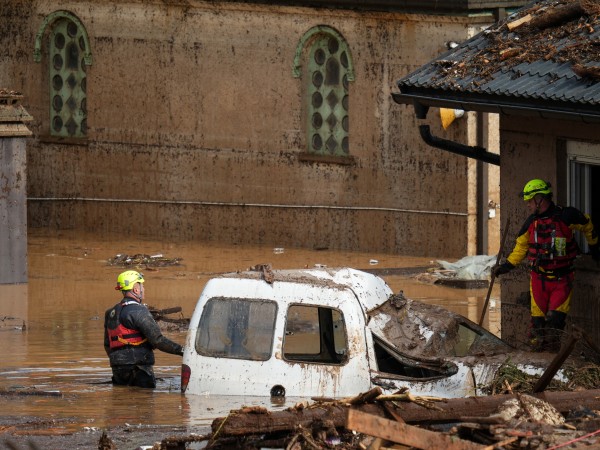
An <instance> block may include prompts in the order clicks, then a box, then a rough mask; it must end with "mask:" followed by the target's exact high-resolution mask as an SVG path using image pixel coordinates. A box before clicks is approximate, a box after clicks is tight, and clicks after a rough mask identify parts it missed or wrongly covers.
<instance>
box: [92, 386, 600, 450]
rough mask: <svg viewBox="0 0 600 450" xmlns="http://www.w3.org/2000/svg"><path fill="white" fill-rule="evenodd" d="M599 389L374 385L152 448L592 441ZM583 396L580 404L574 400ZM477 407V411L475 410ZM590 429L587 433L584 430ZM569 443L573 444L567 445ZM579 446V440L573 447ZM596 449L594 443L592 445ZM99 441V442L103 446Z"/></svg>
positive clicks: (244, 417)
mask: <svg viewBox="0 0 600 450" xmlns="http://www.w3.org/2000/svg"><path fill="white" fill-rule="evenodd" d="M598 394H600V392H599V391H598V390H595V391H588V392H587V394H586V393H583V392H562V393H552V392H548V393H546V394H544V395H543V396H542V395H541V394H533V395H527V394H513V395H495V396H488V397H469V398H456V399H440V398H434V397H427V398H425V397H418V396H415V395H412V394H411V393H409V392H407V391H404V392H398V393H397V394H392V395H382V393H381V389H380V388H378V387H376V388H373V389H371V390H370V391H368V392H364V393H361V394H359V395H358V396H356V397H353V398H349V399H341V400H336V401H334V400H331V399H313V400H315V403H308V402H302V403H298V404H296V405H295V406H293V407H291V408H288V409H286V410H283V411H275V412H272V411H268V410H267V409H266V408H263V407H259V406H251V407H243V408H241V409H238V410H233V411H231V412H230V414H229V415H228V416H227V417H221V418H218V419H215V420H214V421H213V423H212V432H211V433H209V434H206V435H195V434H191V435H188V436H177V437H175V436H173V437H168V438H165V439H164V440H163V441H162V442H157V443H155V444H154V445H153V446H152V447H150V446H148V447H147V448H149V449H150V448H152V450H162V449H167V448H181V449H183V448H186V447H185V446H186V444H188V443H192V442H196V443H198V442H203V443H204V446H202V447H201V448H206V449H213V450H217V449H219V450H225V449H238V448H244V449H252V450H255V449H256V450H258V449H264V448H278V449H288V450H304V449H311V450H319V449H331V448H336V449H357V450H358V449H361V450H364V449H381V448H406V449H408V448H410V449H429V448H446V449H455V450H476V449H477V450H483V449H496V448H503V449H507V450H517V449H533V448H549V447H552V448H559V447H563V446H565V445H572V444H575V443H576V444H577V445H580V446H589V445H597V444H598V443H599V442H600V441H599V439H600V436H599V435H598V434H599V431H597V429H598V428H597V424H598V420H599V419H598V417H599V416H598V414H597V411H594V409H597V408H598V407H600V400H599V397H598ZM584 399H589V400H587V401H586V402H585V403H587V407H586V408H582V407H581V406H576V407H574V408H573V406H572V405H580V404H581V403H582V402H583V400H584ZM474 414H476V415H474ZM590 431H591V432H590ZM570 448H572V447H570ZM578 448H580V447H578ZM595 448H597V447H595ZM104 449H106V447H104V448H103V450H104Z"/></svg>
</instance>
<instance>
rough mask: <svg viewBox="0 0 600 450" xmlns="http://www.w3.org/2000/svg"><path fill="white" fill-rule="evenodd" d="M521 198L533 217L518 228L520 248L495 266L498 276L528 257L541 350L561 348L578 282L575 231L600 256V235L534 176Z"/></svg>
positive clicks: (533, 337) (536, 343) (534, 337)
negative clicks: (575, 284) (553, 195)
mask: <svg viewBox="0 0 600 450" xmlns="http://www.w3.org/2000/svg"><path fill="white" fill-rule="evenodd" d="M520 196H521V197H522V198H523V200H525V202H526V203H527V208H528V209H529V212H530V213H531V215H530V216H529V217H528V218H527V220H526V221H525V223H524V224H523V226H522V227H521V230H520V231H519V234H518V237H517V240H516V244H515V247H514V248H513V250H512V252H511V254H510V255H508V257H507V258H506V262H505V263H504V264H501V265H499V266H497V267H496V268H495V269H494V274H495V275H496V276H498V275H502V274H505V273H507V272H510V271H511V270H512V269H514V268H515V266H517V265H518V264H519V263H520V262H521V261H522V260H523V259H525V258H527V264H528V267H529V269H530V294H531V334H530V344H531V345H532V347H533V349H534V350H536V351H542V350H547V351H558V350H559V349H560V335H559V333H560V331H558V330H563V329H564V327H565V323H566V317H567V314H568V313H569V309H570V303H571V293H572V288H573V280H574V267H573V263H574V261H575V257H576V256H577V254H578V251H579V248H578V246H577V242H576V241H575V240H574V235H573V231H574V230H579V231H580V232H582V233H583V234H584V235H585V238H586V240H587V242H588V245H589V248H590V254H591V255H592V258H593V259H594V260H595V261H598V260H599V259H600V251H599V245H598V236H597V233H596V231H595V230H594V225H593V224H592V221H591V219H590V217H589V216H588V215H587V214H583V213H582V212H581V211H579V210H578V209H576V208H573V207H564V208H562V207H560V206H557V205H555V204H554V202H553V201H552V189H551V186H550V183H547V182H545V181H544V180H540V179H534V180H531V181H529V182H528V183H527V184H526V185H525V187H524V188H523V192H521V193H520Z"/></svg>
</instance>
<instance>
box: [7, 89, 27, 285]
mask: <svg viewBox="0 0 600 450" xmlns="http://www.w3.org/2000/svg"><path fill="white" fill-rule="evenodd" d="M22 98H23V96H22V95H20V94H19V93H17V92H12V91H7V90H4V89H0V284H8V283H26V282H27V177H26V173H27V170H26V169H27V159H26V154H25V138H26V137H27V136H30V135H31V131H29V129H28V128H27V127H26V126H25V125H24V123H25V122H29V121H31V120H32V117H31V116H30V115H29V114H28V113H27V111H25V108H23V106H22V105H21V104H20V103H19V102H20V101H21V99H22Z"/></svg>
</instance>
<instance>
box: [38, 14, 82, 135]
mask: <svg viewBox="0 0 600 450" xmlns="http://www.w3.org/2000/svg"><path fill="white" fill-rule="evenodd" d="M62 20H64V21H67V22H71V23H73V24H74V25H75V26H76V28H77V35H78V36H79V37H78V38H77V39H78V40H79V42H80V46H79V47H80V51H81V55H80V56H81V57H80V58H78V67H79V71H78V72H79V74H81V73H82V72H83V74H85V73H86V70H85V66H91V65H92V53H91V46H90V41H89V37H88V33H87V30H86V28H85V26H84V25H83V23H82V21H81V20H80V19H79V18H78V17H77V16H75V15H74V14H73V13H71V12H69V11H65V10H58V11H54V12H52V13H50V14H49V15H47V16H46V17H45V18H44V20H43V22H42V24H41V25H40V27H39V29H38V32H37V33H36V36H35V46H34V51H33V59H34V61H35V62H37V63H40V62H41V61H42V47H43V42H44V36H47V35H48V32H49V29H51V27H52V26H53V25H54V24H55V23H57V22H58V21H62ZM53 45H54V44H52V45H51V43H50V42H48V46H49V49H51V48H53ZM81 47H83V48H81ZM65 51H66V50H65ZM49 64H52V62H51V61H49ZM49 71H50V72H49V80H48V86H49V88H48V89H49V91H48V102H49V110H48V111H49V125H48V128H47V130H48V135H47V136H44V137H43V138H42V139H43V140H47V141H55V140H59V141H61V142H70V141H72V142H73V143H75V144H84V143H86V142H87V129H85V128H86V127H85V126H84V127H83V128H84V130H83V131H82V130H81V128H80V127H81V124H82V122H83V121H84V120H85V121H86V120H87V107H86V106H85V104H84V103H85V102H86V101H87V94H86V93H85V86H81V85H80V84H79V86H78V83H77V81H80V82H81V81H83V82H85V81H86V79H87V76H85V75H84V76H81V77H75V81H73V80H71V81H73V84H74V86H78V89H79V91H80V92H79V93H80V95H79V96H76V99H77V101H78V107H77V108H76V109H75V110H74V114H75V115H76V116H78V120H79V121H78V122H77V125H78V133H77V134H73V135H71V134H70V133H67V135H65V134H63V133H59V132H56V131H55V129H54V128H53V120H60V118H59V119H56V117H58V116H60V115H59V114H56V112H55V111H56V107H57V105H56V104H55V101H56V102H57V103H58V104H59V106H60V105H62V104H63V102H66V101H69V100H72V99H71V98H69V99H65V98H61V97H62V96H61V95H60V92H59V91H60V89H62V83H61V88H59V89H56V86H54V85H53V76H52V72H53V70H52V68H50V67H49ZM61 81H66V80H61ZM53 109H54V111H53ZM82 117H83V118H82Z"/></svg>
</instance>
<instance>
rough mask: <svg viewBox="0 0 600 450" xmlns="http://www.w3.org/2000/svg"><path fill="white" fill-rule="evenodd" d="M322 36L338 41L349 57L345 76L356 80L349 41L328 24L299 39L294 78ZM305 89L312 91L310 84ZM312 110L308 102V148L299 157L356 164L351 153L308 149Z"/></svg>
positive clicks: (347, 78) (299, 76) (306, 134)
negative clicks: (343, 153)
mask: <svg viewBox="0 0 600 450" xmlns="http://www.w3.org/2000/svg"><path fill="white" fill-rule="evenodd" d="M320 37H330V38H333V39H335V40H336V41H337V43H338V44H339V48H340V50H339V53H340V54H342V53H345V56H346V59H347V67H344V69H343V70H344V76H345V77H346V80H347V81H348V82H351V81H354V80H355V73H354V64H353V61H352V54H351V52H350V48H349V46H348V43H347V42H346V40H345V39H344V37H343V36H342V35H341V34H340V33H339V32H338V31H337V30H335V29H334V28H331V27H329V26H327V25H318V26H315V27H313V28H311V29H310V30H308V31H307V32H306V33H305V34H304V35H303V36H302V37H301V38H300V40H299V41H298V45H297V46H296V53H295V56H294V63H293V66H292V75H293V76H294V78H301V76H302V59H303V56H304V55H306V54H307V53H311V52H312V45H313V44H315V42H316V40H317V39H319V38H320ZM311 82H312V80H307V81H306V83H311ZM342 82H343V81H342ZM305 89H306V94H308V93H309V92H310V91H311V89H310V87H309V86H308V84H307V85H306V87H305ZM311 98H312V97H311ZM346 100H347V99H346ZM306 101H307V102H311V99H310V98H308V99H306ZM312 111H313V107H312V105H311V104H309V103H307V105H306V110H305V115H306V117H305V120H306V121H307V122H306V124H307V125H306V130H305V136H306V148H307V150H306V151H304V152H301V153H300V154H299V156H298V158H299V159H300V160H301V161H307V162H329V163H334V164H342V165H352V164H355V159H354V157H353V156H352V155H351V154H347V155H337V154H326V153H325V154H322V153H316V152H312V151H308V147H309V146H310V142H311V141H312V137H311V136H310V134H311V130H312V126H311V116H312V114H311V112H312ZM347 134H348V135H349V130H348V131H347Z"/></svg>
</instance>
